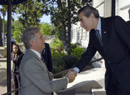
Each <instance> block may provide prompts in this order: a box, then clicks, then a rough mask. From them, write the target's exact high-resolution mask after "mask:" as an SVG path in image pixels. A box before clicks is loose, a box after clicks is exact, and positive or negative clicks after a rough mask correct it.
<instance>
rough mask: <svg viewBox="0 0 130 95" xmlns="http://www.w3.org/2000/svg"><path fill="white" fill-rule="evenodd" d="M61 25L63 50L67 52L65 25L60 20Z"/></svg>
mask: <svg viewBox="0 0 130 95" xmlns="http://www.w3.org/2000/svg"><path fill="white" fill-rule="evenodd" d="M62 25H63V27H64V31H62V42H63V46H64V51H65V52H67V54H68V51H67V41H66V27H65V24H64V22H62Z"/></svg>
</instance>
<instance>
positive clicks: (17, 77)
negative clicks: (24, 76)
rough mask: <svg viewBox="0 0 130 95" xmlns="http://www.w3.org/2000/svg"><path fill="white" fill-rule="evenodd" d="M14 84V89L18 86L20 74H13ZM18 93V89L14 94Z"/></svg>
mask: <svg viewBox="0 0 130 95" xmlns="http://www.w3.org/2000/svg"><path fill="white" fill-rule="evenodd" d="M14 86H15V89H18V88H20V76H19V74H14ZM19 93H20V91H16V92H15V95H20V94H19Z"/></svg>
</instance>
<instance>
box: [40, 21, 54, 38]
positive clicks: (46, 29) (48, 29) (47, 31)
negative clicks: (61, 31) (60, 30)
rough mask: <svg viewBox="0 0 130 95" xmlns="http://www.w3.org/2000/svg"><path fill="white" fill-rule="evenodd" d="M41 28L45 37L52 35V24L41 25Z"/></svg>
mask: <svg viewBox="0 0 130 95" xmlns="http://www.w3.org/2000/svg"><path fill="white" fill-rule="evenodd" d="M40 28H41V32H42V34H43V35H44V36H46V35H49V36H50V35H51V30H52V28H51V25H50V24H48V23H42V24H41V25H40Z"/></svg>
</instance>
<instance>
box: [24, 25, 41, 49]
mask: <svg viewBox="0 0 130 95" xmlns="http://www.w3.org/2000/svg"><path fill="white" fill-rule="evenodd" d="M39 31H40V28H39V27H29V28H27V29H26V30H25V31H24V33H23V36H22V41H23V43H24V45H25V48H26V49H29V48H30V47H31V44H30V43H29V42H30V41H34V40H36V39H37V37H36V35H35V34H36V33H38V32H39Z"/></svg>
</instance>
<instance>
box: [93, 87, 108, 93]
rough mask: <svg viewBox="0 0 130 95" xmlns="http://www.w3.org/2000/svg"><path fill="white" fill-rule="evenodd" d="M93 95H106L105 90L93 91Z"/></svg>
mask: <svg viewBox="0 0 130 95" xmlns="http://www.w3.org/2000/svg"><path fill="white" fill-rule="evenodd" d="M92 93H93V95H106V91H105V89H104V88H103V89H92Z"/></svg>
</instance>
